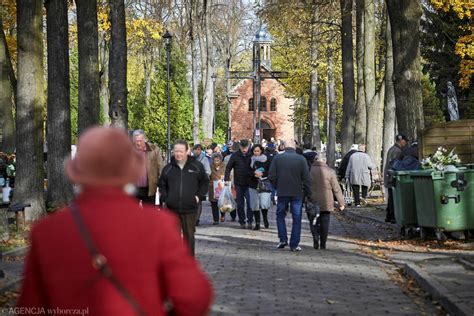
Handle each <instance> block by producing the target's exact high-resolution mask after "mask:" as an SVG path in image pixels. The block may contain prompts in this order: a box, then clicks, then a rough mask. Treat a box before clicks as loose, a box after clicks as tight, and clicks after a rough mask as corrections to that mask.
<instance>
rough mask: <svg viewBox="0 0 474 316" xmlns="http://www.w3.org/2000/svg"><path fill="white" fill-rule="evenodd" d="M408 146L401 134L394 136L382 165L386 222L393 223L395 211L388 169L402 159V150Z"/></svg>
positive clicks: (405, 138) (406, 139)
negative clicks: (385, 197) (385, 196)
mask: <svg viewBox="0 0 474 316" xmlns="http://www.w3.org/2000/svg"><path fill="white" fill-rule="evenodd" d="M407 144H408V138H407V137H406V136H405V135H403V134H398V135H397V136H395V144H394V145H393V146H392V147H390V149H389V150H388V152H387V159H386V161H385V164H384V170H383V176H384V177H383V184H384V186H385V187H386V188H387V190H388V202H387V216H386V217H385V221H386V222H391V223H395V210H394V206H393V184H392V177H391V176H390V174H389V171H390V169H392V165H393V163H394V162H395V161H397V160H400V159H402V157H403V149H404V148H405V147H406V145H407Z"/></svg>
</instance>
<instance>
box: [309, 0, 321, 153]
mask: <svg viewBox="0 0 474 316" xmlns="http://www.w3.org/2000/svg"><path fill="white" fill-rule="evenodd" d="M317 17H318V3H317V0H313V2H312V6H311V37H310V50H311V52H310V65H311V66H310V69H311V75H310V99H309V102H310V117H311V119H310V121H311V143H312V145H313V146H315V147H316V149H317V150H318V151H320V150H321V131H320V129H319V100H318V98H319V91H318V85H319V75H318V37H317V36H318V35H317V25H316V20H317Z"/></svg>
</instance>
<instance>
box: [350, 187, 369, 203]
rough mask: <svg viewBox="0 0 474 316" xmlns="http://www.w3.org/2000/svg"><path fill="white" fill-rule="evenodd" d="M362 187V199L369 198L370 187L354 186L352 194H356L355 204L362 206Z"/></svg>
mask: <svg viewBox="0 0 474 316" xmlns="http://www.w3.org/2000/svg"><path fill="white" fill-rule="evenodd" d="M360 187H362V197H363V198H364V199H365V198H366V197H367V194H368V191H369V187H367V186H365V185H352V192H353V193H354V204H355V205H360Z"/></svg>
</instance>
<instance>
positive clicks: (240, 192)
mask: <svg viewBox="0 0 474 316" xmlns="http://www.w3.org/2000/svg"><path fill="white" fill-rule="evenodd" d="M235 192H236V195H237V199H236V200H237V201H236V202H237V215H238V216H239V223H240V224H245V211H244V208H245V204H247V223H249V224H252V222H253V212H252V209H251V208H250V195H249V187H248V186H240V185H235ZM244 199H245V201H244Z"/></svg>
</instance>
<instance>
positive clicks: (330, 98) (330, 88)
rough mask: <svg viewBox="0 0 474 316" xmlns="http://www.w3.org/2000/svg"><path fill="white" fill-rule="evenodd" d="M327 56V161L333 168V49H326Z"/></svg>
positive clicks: (334, 160)
mask: <svg viewBox="0 0 474 316" xmlns="http://www.w3.org/2000/svg"><path fill="white" fill-rule="evenodd" d="M327 58H328V83H327V85H328V101H329V126H328V131H329V132H328V146H327V163H328V166H329V167H331V168H334V166H335V163H336V89H335V84H334V61H333V51H332V49H331V48H329V49H328V50H327Z"/></svg>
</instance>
